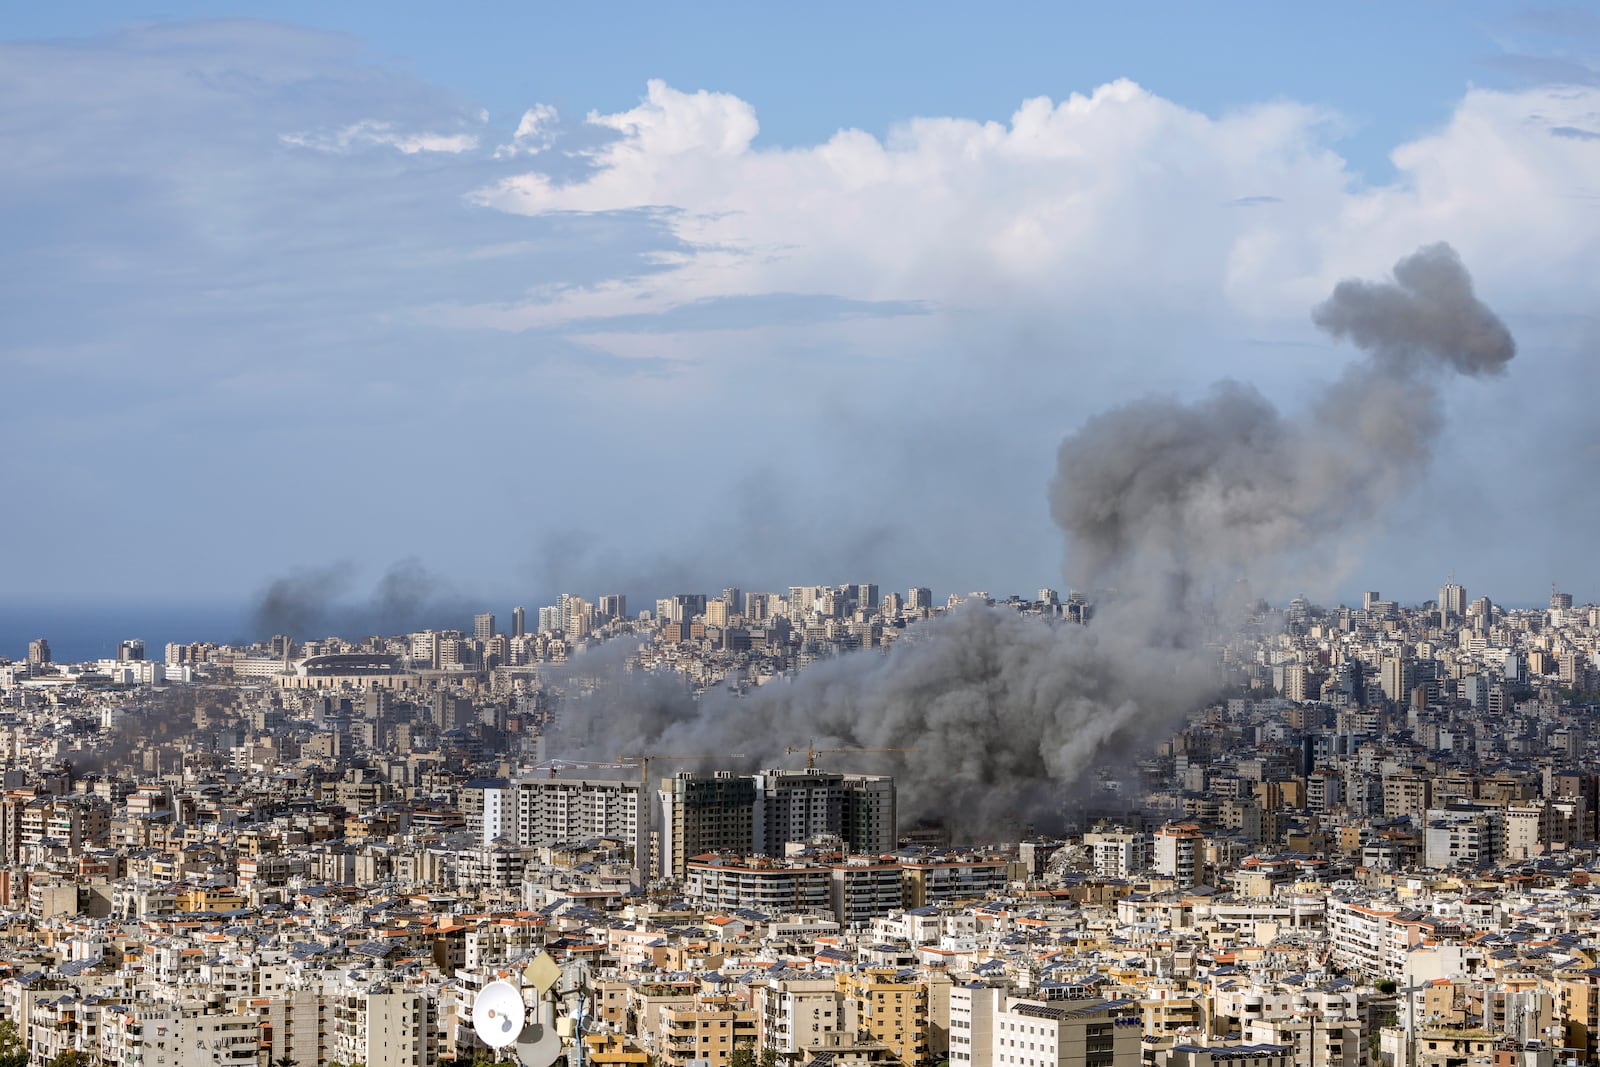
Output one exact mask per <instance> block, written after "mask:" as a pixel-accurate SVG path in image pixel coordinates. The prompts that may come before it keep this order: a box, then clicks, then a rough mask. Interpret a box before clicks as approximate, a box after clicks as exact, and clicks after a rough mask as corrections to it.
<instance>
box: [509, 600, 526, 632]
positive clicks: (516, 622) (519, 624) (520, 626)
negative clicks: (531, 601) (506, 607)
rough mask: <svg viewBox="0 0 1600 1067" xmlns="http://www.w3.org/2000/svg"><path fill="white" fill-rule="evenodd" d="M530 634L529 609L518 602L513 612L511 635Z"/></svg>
mask: <svg viewBox="0 0 1600 1067" xmlns="http://www.w3.org/2000/svg"><path fill="white" fill-rule="evenodd" d="M527 635H528V609H527V608H525V607H523V606H522V605H520V604H518V605H517V606H516V608H514V609H513V610H512V612H511V636H512V637H526V636H527Z"/></svg>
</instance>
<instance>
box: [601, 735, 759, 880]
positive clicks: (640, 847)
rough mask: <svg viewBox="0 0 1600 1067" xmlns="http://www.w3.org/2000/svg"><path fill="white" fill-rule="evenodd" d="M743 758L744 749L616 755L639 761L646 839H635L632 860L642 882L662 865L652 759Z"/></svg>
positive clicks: (622, 759)
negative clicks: (653, 800) (652, 792)
mask: <svg viewBox="0 0 1600 1067" xmlns="http://www.w3.org/2000/svg"><path fill="white" fill-rule="evenodd" d="M744 758H745V754H744V753H743V752H694V753H683V752H651V753H648V754H646V755H643V756H618V757H617V762H618V763H619V764H623V765H625V766H626V765H628V764H633V763H637V764H638V765H639V803H640V804H642V805H644V818H643V820H641V823H640V828H641V829H642V830H643V833H644V839H643V841H640V842H636V843H635V845H634V860H633V863H634V867H635V869H636V871H637V872H638V874H639V877H640V879H641V880H640V882H639V884H640V885H647V884H648V883H649V880H650V874H651V872H652V871H656V870H659V869H660V868H659V866H658V864H657V857H656V854H655V845H656V826H655V811H656V806H655V805H654V804H652V803H650V761H651V760H669V761H677V760H699V759H744ZM641 852H643V853H644V855H643V856H641V855H640V853H641Z"/></svg>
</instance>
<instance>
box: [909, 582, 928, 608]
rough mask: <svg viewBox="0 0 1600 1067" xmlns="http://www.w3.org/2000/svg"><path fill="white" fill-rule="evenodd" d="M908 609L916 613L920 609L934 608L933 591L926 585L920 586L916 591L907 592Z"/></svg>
mask: <svg viewBox="0 0 1600 1067" xmlns="http://www.w3.org/2000/svg"><path fill="white" fill-rule="evenodd" d="M906 607H908V608H910V609H911V610H912V611H916V610H917V609H918V608H931V607H933V590H931V589H929V588H928V587H927V586H925V585H920V586H917V587H916V588H914V589H909V590H907V591H906Z"/></svg>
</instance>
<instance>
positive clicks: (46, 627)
mask: <svg viewBox="0 0 1600 1067" xmlns="http://www.w3.org/2000/svg"><path fill="white" fill-rule="evenodd" d="M253 615H254V611H253V608H252V606H251V605H250V604H248V603H239V604H127V603H119V604H94V603H84V602H81V601H80V602H72V603H47V602H39V601H29V602H19V601H15V600H0V658H4V659H12V660H22V659H26V658H27V656H28V642H30V641H32V640H34V639H35V638H39V637H42V638H44V639H45V640H47V641H49V642H50V658H51V659H52V660H54V661H55V662H56V663H83V662H87V661H89V660H97V659H115V658H116V655H117V644H118V643H119V642H121V641H125V640H128V639H130V638H137V639H139V640H141V641H143V642H144V647H145V655H146V657H147V658H149V659H162V658H163V657H164V655H165V651H166V646H167V645H168V644H169V643H170V642H174V641H181V642H184V643H188V642H191V641H215V642H217V643H218V644H223V643H234V642H243V641H250V640H259V639H261V638H262V637H263V636H270V635H263V634H258V633H256V632H255V630H256V629H257V626H256V624H255V623H254V621H253Z"/></svg>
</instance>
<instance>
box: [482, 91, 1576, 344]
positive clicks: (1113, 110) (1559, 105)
mask: <svg viewBox="0 0 1600 1067" xmlns="http://www.w3.org/2000/svg"><path fill="white" fill-rule="evenodd" d="M1597 112H1600V90H1593V89H1543V90H1527V91H1518V92H1489V91H1474V92H1470V93H1468V94H1467V95H1466V96H1465V97H1464V98H1463V99H1462V100H1461V102H1460V103H1459V105H1458V107H1457V109H1456V111H1455V113H1454V115H1453V116H1452V118H1451V119H1450V120H1449V122H1448V123H1446V124H1445V125H1444V126H1443V127H1442V128H1441V129H1439V130H1437V131H1434V132H1432V133H1430V134H1428V135H1427V136H1424V137H1421V138H1419V139H1417V140H1415V141H1413V142H1411V143H1409V144H1406V145H1402V146H1400V147H1398V148H1397V149H1396V150H1395V151H1394V153H1393V162H1394V164H1395V166H1396V168H1397V170H1398V175H1397V176H1396V177H1395V178H1394V180H1392V181H1390V182H1387V183H1384V184H1380V185H1370V184H1367V183H1365V182H1363V180H1362V179H1361V177H1360V176H1359V175H1358V174H1356V173H1354V172H1353V171H1352V170H1351V169H1350V168H1349V167H1348V166H1347V164H1346V162H1345V161H1344V159H1343V158H1342V157H1341V156H1340V155H1339V153H1338V151H1337V138H1338V134H1339V132H1340V128H1341V120H1340V118H1339V117H1338V116H1336V115H1332V114H1329V113H1327V112H1325V111H1321V110H1319V109H1316V108H1312V107H1308V106H1305V105H1302V104H1298V103H1294V102H1290V101H1277V102H1269V103H1263V104H1261V105H1258V106H1255V107H1251V108H1248V109H1244V110H1240V111H1236V112H1231V113H1228V114H1223V115H1220V116H1210V115H1206V114H1203V113H1201V112H1198V111H1195V110H1193V109H1190V108H1186V107H1183V106H1181V105H1180V104H1177V103H1175V102H1173V101H1170V100H1166V99H1163V98H1162V97H1160V96H1158V95H1156V94H1154V93H1151V92H1149V91H1148V90H1146V89H1144V88H1142V87H1140V86H1139V85H1136V84H1134V83H1133V82H1130V81H1126V80H1121V81H1115V82H1112V83H1110V84H1107V85H1103V86H1101V87H1100V88H1098V89H1096V90H1094V91H1093V92H1092V93H1089V94H1087V95H1078V94H1074V95H1072V96H1070V97H1068V98H1067V99H1065V100H1062V101H1060V102H1056V101H1052V100H1050V99H1047V98H1043V97H1040V98H1036V99H1032V100H1028V101H1025V102H1024V103H1023V104H1022V105H1021V106H1020V107H1019V108H1018V109H1017V110H1016V112H1015V113H1014V114H1013V115H1012V116H1011V117H1010V120H1009V121H1008V122H1004V123H1001V122H978V121H973V120H969V119H962V118H950V117H942V118H919V119H914V120H911V121H909V122H906V123H904V124H903V125H900V126H898V127H896V128H894V129H893V130H891V131H890V133H889V134H888V135H887V136H886V137H883V138H879V137H876V136H873V135H871V134H869V133H866V132H863V131H860V130H841V131H839V132H838V133H836V134H835V135H834V136H833V137H831V138H829V139H828V140H827V141H826V142H824V143H821V144H816V145H810V146H802V147H796V148H784V147H764V146H761V145H759V144H758V143H757V141H756V138H757V134H758V132H759V129H760V127H759V123H758V121H757V117H756V112H755V109H754V108H753V107H752V106H751V105H750V104H749V103H748V102H746V101H744V100H741V99H739V98H738V97H735V96H731V95H728V94H723V93H714V92H704V91H702V92H694V93H688V92H682V91H679V90H677V89H674V88H672V87H670V86H668V85H666V84H664V83H663V82H660V81H652V82H651V83H649V86H648V91H647V94H646V96H645V98H644V99H643V100H642V101H641V102H640V104H639V106H637V107H635V108H632V109H630V110H627V111H623V112H619V113H616V114H591V115H590V116H589V117H588V119H587V122H588V123H589V124H590V125H591V126H594V127H597V128H600V129H604V130H609V131H613V132H614V133H615V137H614V138H613V139H612V140H610V141H609V142H608V143H606V144H604V145H602V146H601V147H599V148H597V149H594V150H591V151H590V152H589V153H588V157H589V158H588V162H589V163H590V164H591V169H590V170H589V171H588V173H586V174H584V175H583V176H581V177H579V178H576V179H573V180H566V181H561V180H557V179H556V178H554V177H552V176H551V175H550V174H548V173H546V172H544V171H543V170H539V169H533V170H529V171H527V172H525V173H522V174H518V175H514V176H511V177H507V178H505V179H503V180H500V181H498V182H496V183H494V184H492V185H490V186H487V187H485V188H482V189H480V190H478V191H477V192H476V193H475V194H474V198H475V199H476V200H477V201H478V202H479V203H482V204H485V205H489V206H492V207H494V208H497V209H500V210H502V211H506V212H511V213H517V214H524V215H543V214H551V213H562V212H583V213H595V212H619V211H628V210H640V209H652V210H653V211H654V212H655V215H656V217H657V218H658V219H661V220H664V224H665V225H666V226H668V227H669V229H670V231H671V233H672V235H673V236H674V237H675V238H676V239H677V240H678V241H679V242H680V243H681V248H682V251H681V252H678V253H673V254H669V255H667V256H665V257H663V256H656V257H655V258H653V259H652V260H650V261H648V262H644V261H641V264H640V268H639V270H638V272H637V273H636V274H634V275H631V276H624V277H615V278H611V279H609V280H606V281H602V282H597V283H592V284H586V285H582V286H572V285H567V286H560V287H550V288H546V289H543V290H539V291H535V292H532V293H530V294H529V296H528V298H527V299H526V300H524V301H521V302H518V303H514V304H509V305H508V304H497V305H484V306H481V307H475V308H458V309H455V314H454V316H453V317H454V318H455V319H456V321H470V322H474V323H477V324H480V325H490V326H497V327H502V328H507V329H519V328H526V327H533V326H553V325H560V324H563V323H572V322H575V321H581V320H589V319H603V318H605V317H607V316H611V315H622V314H638V313H641V312H647V313H648V312H660V311H666V310H670V309H673V308H676V307H681V306H684V305H689V304H694V303H697V302H702V301H706V300H712V299H717V298H723V297H730V296H752V295H760V294H767V293H825V294H834V295H838V296H841V297H847V298H850V299H855V300H896V301H919V302H924V303H926V304H928V305H930V306H934V307H940V308H946V309H951V310H959V309H962V308H967V307H981V308H984V309H987V310H996V309H999V310H1004V309H1005V308H1007V307H1034V308H1037V307H1048V306H1054V305H1061V306H1071V305H1082V306H1089V307H1093V306H1097V305H1099V304H1101V303H1103V302H1104V301H1105V300H1107V299H1112V298H1114V299H1116V300H1117V301H1119V302H1120V303H1122V304H1123V305H1124V306H1128V307H1137V306H1139V304H1140V303H1141V302H1144V301H1148V302H1149V303H1151V304H1156V303H1159V304H1160V306H1161V307H1162V308H1163V309H1165V310H1167V311H1173V310H1176V311H1179V312H1182V311H1188V310H1202V311H1203V310H1205V309H1208V308H1215V307H1226V308H1231V309H1233V310H1235V311H1238V312H1241V313H1244V314H1247V315H1276V314H1284V315H1290V314H1292V315H1295V316H1303V310H1304V308H1305V307H1307V306H1309V303H1310V302H1311V301H1313V300H1314V299H1316V298H1317V296H1318V294H1320V293H1322V292H1324V291H1325V290H1326V288H1327V286H1328V285H1329V284H1330V283H1331V281H1332V280H1333V279H1335V278H1337V277H1340V276H1343V275H1347V274H1355V273H1370V272H1371V271H1372V270H1374V269H1381V268H1382V266H1383V265H1384V264H1386V263H1388V262H1392V261H1393V260H1394V259H1395V258H1396V257H1397V256H1398V255H1400V254H1403V253H1404V252H1405V251H1408V250H1409V249H1411V248H1414V247H1416V246H1417V245H1418V244H1420V243H1426V242H1428V241H1433V240H1440V239H1447V240H1450V241H1452V242H1454V243H1455V244H1456V246H1457V247H1458V248H1459V249H1460V250H1461V251H1462V253H1463V255H1464V256H1466V258H1467V260H1468V262H1469V263H1472V264H1474V267H1475V270H1477V271H1478V273H1479V274H1480V276H1482V277H1483V278H1484V279H1485V282H1486V285H1487V286H1488V287H1489V288H1490V289H1491V290H1493V289H1494V287H1495V286H1497V285H1501V284H1505V285H1507V286H1515V285H1516V284H1517V283H1518V278H1517V275H1516V270H1515V269H1514V268H1515V267H1516V266H1517V265H1521V266H1523V267H1527V266H1531V262H1532V261H1537V262H1538V263H1540V264H1542V265H1546V266H1549V265H1556V264H1561V265H1565V267H1566V268H1570V269H1588V270H1591V271H1592V269H1593V267H1594V265H1595V262H1596V259H1597V250H1600V242H1597V240H1596V238H1597V237H1600V223H1597V221H1596V217H1595V215H1594V213H1593V212H1592V210H1590V204H1589V203H1588V202H1587V201H1586V200H1585V199H1584V197H1586V196H1592V195H1593V194H1594V193H1596V192H1600V189H1586V188H1585V186H1584V182H1585V181H1586V179H1585V178H1584V177H1583V176H1584V175H1586V174H1595V173H1600V170H1597V169H1596V168H1597V164H1600V142H1596V141H1595V140H1593V139H1589V138H1584V137H1580V136H1574V135H1572V133H1571V132H1570V131H1571V130H1574V129H1580V130H1581V129H1589V128H1591V127H1594V126H1596V125H1597V124H1596V123H1595V121H1594V118H1593V116H1594V115H1595V114H1596V113H1597ZM530 114H532V113H531V112H530ZM534 125H535V126H536V127H538V126H541V124H540V123H535V124H534ZM1590 184H1595V183H1590ZM1530 236H1532V237H1536V238H1537V240H1529V237H1530Z"/></svg>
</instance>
